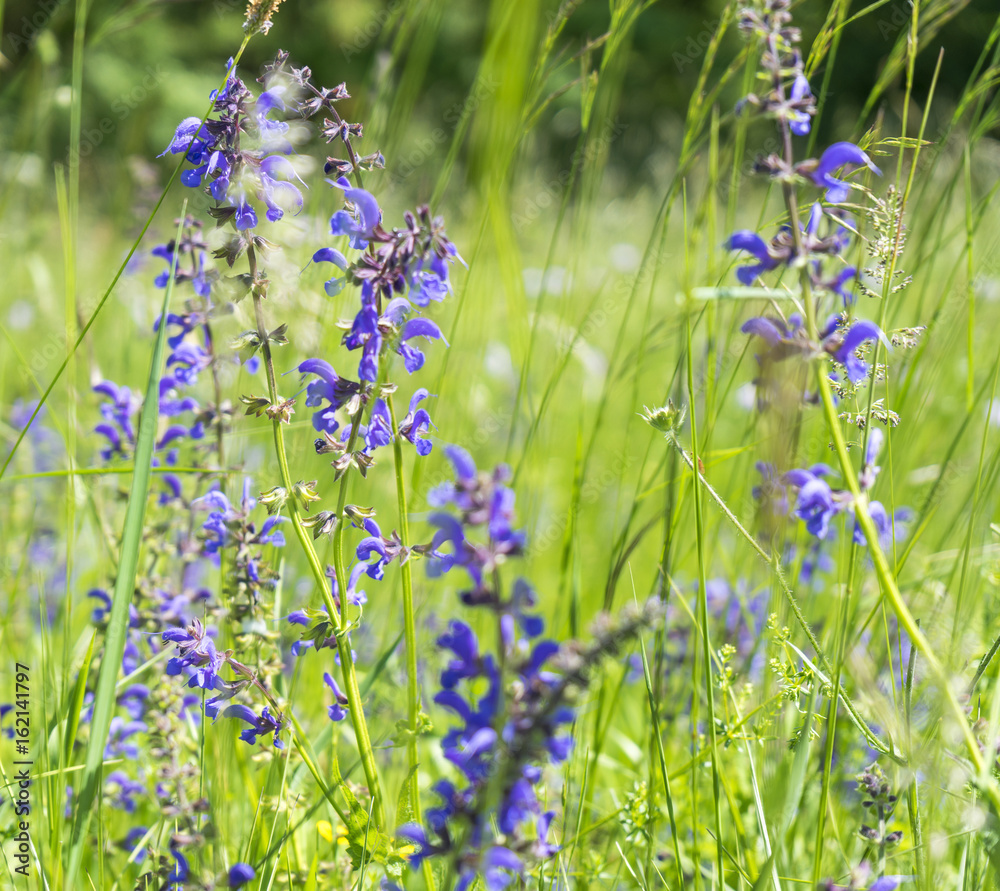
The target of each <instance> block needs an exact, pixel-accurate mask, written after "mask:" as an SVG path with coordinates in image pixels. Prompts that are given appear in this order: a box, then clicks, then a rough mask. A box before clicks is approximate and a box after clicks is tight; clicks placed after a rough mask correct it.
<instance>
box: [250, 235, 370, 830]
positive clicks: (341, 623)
mask: <svg viewBox="0 0 1000 891" xmlns="http://www.w3.org/2000/svg"><path fill="white" fill-rule="evenodd" d="M247 254H248V258H249V260H250V274H251V280H252V281H253V282H254V285H253V307H254V317H255V320H256V324H257V335H258V337H259V338H260V341H261V353H262V354H263V357H264V368H265V370H266V373H267V388H268V396H269V398H270V400H271V402H272V404H274V403H277V402H278V401H279V398H278V388H277V383H276V380H275V376H274V363H273V360H272V357H271V345H270V342H269V340H268V335H267V328H266V327H265V325H264V312H263V306H262V302H263V298H262V296H261V294H260V292H259V291H258V288H257V259H256V255H255V253H254V249H253V248H252V247H251V248H249V250H248V251H247ZM271 423H272V429H273V432H274V450H275V454H276V456H277V458H278V469H279V471H280V474H281V483H282V485H283V486H284V488H285V491H286V492H287V493H288V502H287V507H288V515H289V519H291V522H292V528H293V529H294V530H295V537H296V538H297V539H298V540H299V544H300V545H301V547H302V551H303V552H304V553H305V556H306V560H307V562H308V563H309V568H310V570H311V571H312V575H313V579H314V580H315V582H316V586H317V588H318V589H319V591H320V593H321V594H322V596H323V601H324V603H325V605H326V609H327V612H328V613H329V615H330V618H331V620H334V621H336V622H337V623H338V628H337V634H336V638H337V650H338V652H339V653H340V666H341V671H342V674H343V678H344V686H345V688H346V689H345V691H344V692H345V694H346V696H347V699H348V703H349V708H348V712H349V713H350V715H351V723H352V725H353V726H354V736H355V740H356V741H357V745H358V754H359V755H360V756H361V765H362V767H363V768H364V772H365V779H366V781H367V783H368V788H369V791H370V792H371V795H372V798H373V799H374V800H375V815H376V819H377V821H378V824H379V826H380V827H384V826H385V806H384V803H383V796H382V787H381V783H380V782H379V777H378V769H377V766H376V764H375V752H374V749H373V748H372V742H371V737H370V735H369V733H368V724H367V721H366V720H365V713H364V708H363V707H362V702H361V691H360V690H359V688H358V679H357V673H356V672H355V670H354V658H353V655H352V654H351V645H350V642H349V641H348V638H347V632H348V630H349V628H350V623H349V619H348V612H347V608H348V604H347V577H346V573H345V572H344V559H343V552H342V547H341V533H342V530H343V527H344V521H343V515H344V503H345V501H346V487H345V481H346V479H347V475H346V474H345V475H344V477H342V479H341V487H340V499H339V504H338V507H337V528H336V531H335V532H334V570H335V572H336V575H337V590H338V591H339V592H340V607H341V608H340V610H339V611H338V610H337V605H336V603H335V602H334V599H333V594H332V592H331V591H330V583H329V580H328V579H327V576H326V572H325V570H324V569H323V564H322V563H321V562H320V559H319V555H318V554H317V553H316V549H315V547H314V546H313V542H312V539H311V538H310V536H309V533H308V531H307V530H306V528H305V527H304V526H303V525H302V516H301V514H300V513H299V505H298V503H297V501H296V499H295V496H294V494H293V484H292V477H291V473H290V472H289V469H288V456H287V453H286V450H285V438H284V431H283V430H282V428H281V423H282V422H281V419H280V418H275V419H273V421H272V422H271ZM358 426H359V425H358V423H357V421H356V422H355V424H354V428H353V430H352V435H351V446H353V442H354V439H355V437H356V435H357V429H358Z"/></svg>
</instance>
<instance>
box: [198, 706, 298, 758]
mask: <svg viewBox="0 0 1000 891" xmlns="http://www.w3.org/2000/svg"><path fill="white" fill-rule="evenodd" d="M210 708H211V711H209V709H210ZM205 713H206V714H208V715H209V717H216V716H217V715H218V709H217V708H216V707H215V706H209V705H206V706H205ZM213 713H214V714H213ZM222 717H223V718H239V719H240V720H241V721H245V722H246V723H247V724H249V725H250V726H249V727H247V728H246V729H245V730H244V731H243V732H242V733H241V734H240V739H242V740H243V741H244V742H246V743H249V744H250V745H255V744H256V742H257V737H258V736H266V735H267V734H269V733H270V734H273V742H274V746H275V748H278V749H283V748H284V747H285V746H284V743H282V741H281V740H280V739H279V737H278V734H279V733H280V732H281V728H282V727H283V726H284V722H283V720H282V719H281V718H275V717H274V716H273V715H272V714H271V711H270V708H269V707H268V706H266V705H265V706H264V708H263V709H262V710H261V713H260V714H259V715H257V714H256V713H255V712H254V711H253V709H251V708H249V707H248V706H245V705H240V704H236V705H230V706H227V707H226V709H225V710H224V711H223V712H222Z"/></svg>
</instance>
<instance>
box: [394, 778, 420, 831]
mask: <svg viewBox="0 0 1000 891" xmlns="http://www.w3.org/2000/svg"><path fill="white" fill-rule="evenodd" d="M417 767H418V765H416V764H414V765H413V767H411V768H410V769H409V770H408V771H407V773H406V777H405V779H404V780H403V785H402V786H400V788H399V799H398V800H397V802H396V825H397V826H402V825H403V824H404V823H412V822H413V821H414V820H415V819H416V814H415V813H414V810H413V801H411V799H410V786H411V785H412V783H411V782H410V781H411V780H412V779H413V775H414V774H415V773H416V772H417Z"/></svg>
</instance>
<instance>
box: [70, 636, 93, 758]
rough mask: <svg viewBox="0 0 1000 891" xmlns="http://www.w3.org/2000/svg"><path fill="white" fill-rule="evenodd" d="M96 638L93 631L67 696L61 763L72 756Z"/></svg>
mask: <svg viewBox="0 0 1000 891" xmlns="http://www.w3.org/2000/svg"><path fill="white" fill-rule="evenodd" d="M96 639H97V632H96V631H95V632H94V633H93V635H91V638H90V646H89V647H87V655H86V656H84V657H83V664H82V665H81V666H80V671H79V674H77V676H76V683H75V684H74V685H73V692H72V693H70V697H69V713H68V714H67V716H66V735H65V736H64V737H63V764H67V765H68V764H69V763H70V761H71V759H72V757H73V743H74V742H76V731H77V730H78V729H79V728H80V712H82V711H83V697H84V696H86V695H87V676H88V675H89V674H90V663H91V660H92V659H93V658H94V641H95V640H96Z"/></svg>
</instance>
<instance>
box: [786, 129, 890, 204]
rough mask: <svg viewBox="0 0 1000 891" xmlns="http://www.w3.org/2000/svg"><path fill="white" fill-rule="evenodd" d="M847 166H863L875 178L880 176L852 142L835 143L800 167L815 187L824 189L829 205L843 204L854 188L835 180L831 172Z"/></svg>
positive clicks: (865, 155) (877, 170) (879, 172)
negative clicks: (817, 157) (815, 158)
mask: <svg viewBox="0 0 1000 891" xmlns="http://www.w3.org/2000/svg"><path fill="white" fill-rule="evenodd" d="M848 164H851V165H856V166H864V167H867V168H868V169H869V170H871V172H872V173H874V174H876V175H877V176H881V175H882V171H881V170H879V169H878V167H876V166H875V165H874V164H873V163H872V159H871V158H869V157H868V155H867V153H866V152H863V151H862V150H861V149H860V148H858V147H857V146H856V145H855V144H854V143H853V142H835V143H834V144H833V145H831V146H830V147H829V148H828V149H827V150H826V151H825V152H823V154H822V155H821V156H820V158H819V160H818V161H810V162H805V163H804V164H802V165H800V167H801V169H802V170H803V172H805V173H806V175H807V176H808V177H809V178H810V179H811V180H812V181H813V182H814V183H815V184H816V185H817V186H819V187H820V188H821V189H826V200H827V201H828V202H829V203H830V204H843V203H844V202H845V201H846V200H847V198H848V195H849V194H850V190H851V188H853V187H854V186H853V184H852V183H848V182H845V181H844V180H841V179H837V178H836V177H834V176H833V172H834V171H835V170H839V169H840V168H841V167H845V166H846V165H848Z"/></svg>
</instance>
